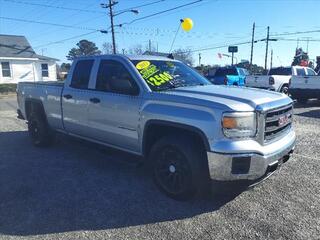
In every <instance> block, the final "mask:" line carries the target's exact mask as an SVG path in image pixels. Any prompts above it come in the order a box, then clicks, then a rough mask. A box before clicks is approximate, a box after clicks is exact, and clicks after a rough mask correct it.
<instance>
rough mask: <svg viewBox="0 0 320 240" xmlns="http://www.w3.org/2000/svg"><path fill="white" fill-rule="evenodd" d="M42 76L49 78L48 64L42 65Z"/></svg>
mask: <svg viewBox="0 0 320 240" xmlns="http://www.w3.org/2000/svg"><path fill="white" fill-rule="evenodd" d="M41 74H42V77H49V71H48V64H46V63H42V64H41Z"/></svg>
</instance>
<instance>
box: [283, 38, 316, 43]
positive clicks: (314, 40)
mask: <svg viewBox="0 0 320 240" xmlns="http://www.w3.org/2000/svg"><path fill="white" fill-rule="evenodd" d="M278 41H288V42H296V41H297V39H294V38H279V39H278ZM299 42H320V39H301V38H299Z"/></svg>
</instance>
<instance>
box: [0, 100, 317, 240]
mask: <svg viewBox="0 0 320 240" xmlns="http://www.w3.org/2000/svg"><path fill="white" fill-rule="evenodd" d="M15 111H16V100H15V97H14V96H12V97H0V239H164V238H166V239H173V238H177V239H230V238H233V239H319V236H320V161H319V160H320V142H319V139H320V127H319V126H320V101H310V102H309V103H308V104H306V105H296V106H295V118H294V127H295V130H296V133H297V137H298V138H297V145H296V151H295V154H294V156H293V158H291V159H290V160H289V161H288V162H287V163H286V164H284V165H283V167H282V168H281V169H280V171H279V172H277V173H275V174H274V175H273V176H272V177H271V178H269V179H268V180H267V181H264V182H263V183H261V184H259V185H257V186H255V187H254V188H251V189H249V190H246V191H242V190H241V189H240V188H238V187H236V186H229V185H228V186H220V189H216V188H215V187H216V186H215V185H213V188H215V189H214V191H213V193H212V194H211V196H210V197H207V198H202V199H194V200H193V201H189V202H177V201H174V200H172V199H169V198H167V197H166V196H164V195H163V194H162V193H160V192H159V191H158V190H157V188H156V187H155V186H154V185H153V182H152V179H151V178H150V176H149V174H148V173H147V169H146V168H145V167H141V166H140V165H139V164H138V162H139V159H138V158H136V157H133V156H131V155H128V154H124V153H120V152H118V151H114V150H111V149H106V148H104V147H101V146H95V145H93V144H89V143H86V142H82V141H78V140H75V139H72V138H69V137H65V136H59V137H58V139H57V142H56V144H55V145H54V146H53V147H51V148H46V149H40V148H35V147H33V146H32V145H31V142H30V140H29V137H28V133H27V131H26V124H25V122H24V121H22V120H18V119H16V113H15Z"/></svg>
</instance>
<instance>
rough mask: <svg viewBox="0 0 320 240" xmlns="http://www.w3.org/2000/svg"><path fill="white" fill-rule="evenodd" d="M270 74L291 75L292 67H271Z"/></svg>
mask: <svg viewBox="0 0 320 240" xmlns="http://www.w3.org/2000/svg"><path fill="white" fill-rule="evenodd" d="M269 75H281V76H290V75H292V70H291V67H289V68H283V67H281V68H271V69H270V71H269Z"/></svg>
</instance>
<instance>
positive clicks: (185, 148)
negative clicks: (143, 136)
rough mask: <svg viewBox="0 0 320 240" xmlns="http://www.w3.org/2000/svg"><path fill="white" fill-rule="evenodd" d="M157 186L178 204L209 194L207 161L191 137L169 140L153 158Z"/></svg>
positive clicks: (157, 147) (155, 147)
mask: <svg viewBox="0 0 320 240" xmlns="http://www.w3.org/2000/svg"><path fill="white" fill-rule="evenodd" d="M149 160H150V161H151V162H152V170H153V178H154V181H155V184H156V185H157V186H158V187H159V189H160V190H161V191H162V192H164V193H165V194H166V195H167V196H169V197H171V198H173V199H175V200H188V199H191V198H193V197H194V196H195V195H196V194H197V193H199V192H201V191H202V190H207V189H206V187H207V186H208V185H207V183H208V180H209V174H208V172H209V171H208V165H207V163H206V157H205V155H204V154H202V152H201V148H200V147H199V144H197V143H196V141H193V140H192V139H191V138H188V137H187V136H173V135H169V136H165V137H163V138H161V139H160V140H159V141H157V142H156V143H155V144H154V145H153V147H152V149H151V151H150V155H149Z"/></svg>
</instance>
